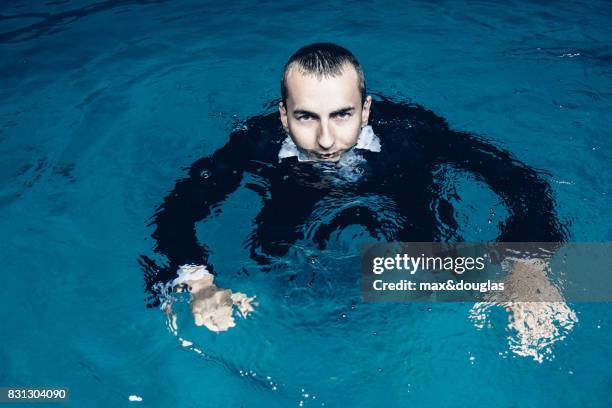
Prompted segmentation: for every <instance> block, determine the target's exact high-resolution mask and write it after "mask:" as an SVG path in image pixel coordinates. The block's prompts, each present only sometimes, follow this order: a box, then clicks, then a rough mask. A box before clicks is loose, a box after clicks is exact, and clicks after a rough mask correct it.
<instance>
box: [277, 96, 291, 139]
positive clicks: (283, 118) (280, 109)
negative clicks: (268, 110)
mask: <svg viewBox="0 0 612 408" xmlns="http://www.w3.org/2000/svg"><path fill="white" fill-rule="evenodd" d="M278 113H280V121H281V123H282V124H283V128H284V129H285V131H286V132H289V121H288V120H287V108H286V107H285V104H284V103H283V102H282V101H281V102H279V103H278Z"/></svg>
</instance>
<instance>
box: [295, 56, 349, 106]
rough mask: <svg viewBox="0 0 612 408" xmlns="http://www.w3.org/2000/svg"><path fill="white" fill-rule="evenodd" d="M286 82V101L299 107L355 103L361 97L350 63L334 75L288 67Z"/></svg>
mask: <svg viewBox="0 0 612 408" xmlns="http://www.w3.org/2000/svg"><path fill="white" fill-rule="evenodd" d="M286 84H287V91H288V98H287V99H288V102H289V103H292V104H294V105H300V108H305V107H304V106H302V105H308V107H310V108H311V109H313V108H314V107H319V106H321V105H327V106H335V105H347V104H351V103H352V104H355V103H358V102H359V101H360V99H361V91H360V88H359V75H358V74H357V71H356V70H355V68H354V67H353V66H352V65H351V64H345V65H344V66H343V67H342V71H341V73H339V74H337V75H335V76H331V75H328V76H323V75H317V74H315V73H310V72H305V71H304V70H303V69H301V68H300V67H299V66H295V67H290V68H289V70H288V72H287V77H286Z"/></svg>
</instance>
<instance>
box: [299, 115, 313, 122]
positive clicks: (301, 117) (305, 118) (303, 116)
mask: <svg viewBox="0 0 612 408" xmlns="http://www.w3.org/2000/svg"><path fill="white" fill-rule="evenodd" d="M311 119H312V116H310V115H301V116H298V120H302V121H305V120H311Z"/></svg>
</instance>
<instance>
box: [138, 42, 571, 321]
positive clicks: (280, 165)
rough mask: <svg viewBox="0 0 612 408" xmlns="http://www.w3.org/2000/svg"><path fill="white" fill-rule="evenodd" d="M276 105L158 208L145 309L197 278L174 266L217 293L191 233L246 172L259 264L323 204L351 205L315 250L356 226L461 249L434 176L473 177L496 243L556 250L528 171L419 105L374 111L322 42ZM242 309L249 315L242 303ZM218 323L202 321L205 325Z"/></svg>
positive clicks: (375, 104)
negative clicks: (367, 200)
mask: <svg viewBox="0 0 612 408" xmlns="http://www.w3.org/2000/svg"><path fill="white" fill-rule="evenodd" d="M281 95H282V99H281V101H280V102H279V105H278V108H279V113H280V126H279V123H278V117H277V116H276V115H274V114H268V115H264V116H258V117H253V118H250V119H248V120H247V121H246V123H245V125H244V126H243V128H241V129H239V130H236V131H234V132H233V133H232V134H231V135H230V140H229V142H228V143H227V144H226V145H225V146H223V147H222V148H221V149H219V150H218V151H216V152H215V153H214V154H213V155H212V156H210V157H206V158H202V159H200V160H198V161H197V162H195V163H194V164H193V165H192V166H191V168H190V169H189V173H188V176H187V177H186V178H183V179H180V180H179V181H178V182H177V184H176V186H175V187H174V189H173V190H172V192H171V193H170V194H169V195H168V196H167V197H166V198H165V199H164V202H163V204H162V205H161V206H160V207H159V208H158V210H157V212H156V213H155V215H154V217H153V221H152V224H153V225H155V231H154V233H153V235H152V236H153V238H154V239H155V241H156V248H155V250H156V251H157V252H158V253H160V254H162V255H164V256H165V258H166V259H167V265H166V266H164V267H160V266H158V265H156V264H155V263H154V262H153V261H152V260H150V259H149V258H147V257H142V258H141V264H142V265H143V266H144V267H145V271H146V278H147V290H148V292H149V293H150V294H152V295H153V298H152V304H155V303H157V295H158V294H157V293H156V291H157V289H159V287H160V286H159V283H160V282H170V281H172V282H174V283H175V284H178V283H181V282H183V283H184V282H192V281H193V280H194V279H195V278H193V279H192V278H189V277H188V276H187V274H185V275H184V276H183V277H182V278H181V279H179V280H178V281H177V279H178V278H177V279H175V278H176V274H177V270H179V268H180V267H181V266H183V265H205V266H206V269H205V272H206V274H208V275H206V276H207V279H209V280H210V285H209V286H210V287H214V284H213V283H212V279H211V276H212V275H210V273H213V274H214V272H213V267H212V265H210V264H209V262H208V257H209V253H210V251H209V249H208V248H207V247H206V246H205V245H201V244H199V243H198V240H197V237H196V232H195V224H196V223H197V222H198V221H201V220H204V219H206V218H207V217H209V216H210V215H211V213H212V209H213V208H214V207H215V206H217V205H219V204H220V203H221V202H223V201H224V200H225V199H226V198H227V197H228V195H229V194H230V193H232V192H233V191H235V190H236V189H237V188H238V187H239V186H240V184H241V181H242V180H243V176H244V174H245V173H250V174H252V175H254V176H256V177H257V179H258V180H261V182H258V183H248V184H246V186H245V187H247V188H250V189H252V190H253V191H255V192H257V193H258V194H259V195H260V196H261V198H262V200H263V203H264V204H263V208H262V210H261V212H260V213H259V214H258V215H257V217H256V219H255V230H254V231H253V233H252V235H251V239H250V241H249V247H250V250H251V256H252V258H253V259H255V260H256V261H258V262H259V263H260V264H266V263H268V262H269V260H270V257H280V256H283V255H284V254H286V253H287V251H288V250H289V249H290V248H291V247H292V245H293V244H294V243H295V242H296V241H297V240H299V239H303V238H304V228H303V226H304V225H305V223H307V222H308V219H309V216H310V215H311V213H312V211H313V209H314V208H315V206H317V204H318V203H320V202H321V200H323V199H325V198H329V197H332V198H337V199H338V200H341V201H342V202H343V203H347V204H350V205H346V208H344V209H343V210H342V211H340V212H339V213H338V214H337V215H336V216H335V218H334V219H333V220H330V221H329V222H327V223H325V224H322V225H321V226H320V227H319V228H318V229H317V230H316V231H315V232H314V233H312V234H309V236H308V237H307V238H308V239H309V240H310V241H312V243H314V244H315V245H317V246H318V247H319V248H324V247H325V246H326V242H327V239H328V238H329V236H330V233H331V232H333V231H335V230H337V229H338V228H342V227H344V226H347V225H355V224H357V225H362V226H363V227H364V228H365V229H367V231H368V232H369V233H370V234H371V235H372V236H373V237H376V238H378V239H382V240H388V241H406V242H409V241H420V242H431V241H461V236H460V235H459V232H458V231H459V225H458V223H457V222H456V220H455V219H454V217H453V214H454V211H453V207H452V205H451V203H450V202H449V201H448V200H447V199H446V198H445V197H444V196H443V195H442V193H441V191H440V190H441V189H440V188H439V186H438V185H437V183H436V180H435V177H434V175H433V173H434V170H436V169H439V168H440V166H451V167H452V168H455V169H458V170H462V171H465V172H469V173H471V174H473V175H474V176H475V178H476V179H478V180H480V181H483V182H484V183H486V184H487V185H488V186H489V187H490V189H491V190H492V191H493V192H494V193H496V194H497V195H498V196H499V197H500V198H501V199H502V200H503V203H504V204H505V205H506V207H507V208H508V210H509V211H508V212H509V214H510V215H509V217H508V218H507V220H506V221H505V222H504V223H503V225H501V226H500V234H499V236H498V238H497V239H498V240H499V241H515V242H520V241H523V242H525V241H527V242H529V241H531V242H559V241H564V240H565V238H566V235H567V234H566V231H565V229H564V227H563V226H562V225H561V224H560V223H559V222H558V220H557V218H556V216H555V212H554V203H553V200H552V197H551V190H550V187H549V185H548V184H547V183H546V182H545V181H544V180H543V179H542V178H541V177H540V176H539V175H538V174H537V173H536V172H535V171H534V170H533V169H531V168H529V167H527V166H525V165H523V164H522V163H520V162H518V161H517V160H515V159H514V158H512V156H511V155H510V154H509V153H508V152H506V151H504V150H501V149H498V148H496V147H494V146H492V145H490V144H488V143H486V142H485V141H484V140H483V139H481V138H479V137H477V136H475V135H472V134H469V133H465V132H456V131H452V130H450V129H449V127H448V125H447V124H446V122H445V121H444V119H442V118H440V117H438V116H436V115H435V114H433V113H432V112H431V111H428V110H426V109H424V108H423V107H421V106H418V105H413V104H405V103H396V102H392V101H390V100H388V99H385V98H384V97H381V98H380V99H379V100H373V99H372V97H371V96H369V95H367V93H366V84H365V79H364V74H363V71H362V69H361V66H360V64H359V62H358V61H357V59H356V58H355V57H354V55H353V54H352V53H351V52H350V51H348V50H347V49H345V48H343V47H340V46H338V45H334V44H329V43H319V44H312V45H308V46H306V47H303V48H301V49H299V50H298V51H297V52H296V53H295V54H293V55H292V56H291V58H290V59H289V61H288V62H287V64H286V65H285V69H284V71H283V76H282V80H281ZM370 123H371V124H372V126H369V124H370ZM365 196H368V197H372V196H376V197H379V198H380V199H382V200H383V201H384V202H385V203H386V205H387V207H388V208H389V209H390V210H389V211H387V212H385V213H384V214H381V213H376V212H374V211H373V210H372V209H371V208H368V207H367V206H364V205H361V204H360V202H361V201H360V199H362V198H363V197H365ZM389 214H391V215H389ZM183 271H185V270H183ZM209 275H210V276H209ZM173 279H174V281H173ZM190 279H191V280H190ZM217 292H218V291H215V290H213V291H211V292H209V295H210V294H211V293H217ZM209 295H206V296H204V298H206V299H209V300H210V299H211V296H212V295H210V296H209ZM230 296H231V292H230V293H227V292H225V295H224V297H223V299H220V300H219V299H217V300H216V301H214V302H212V303H208V304H202V303H200V306H202V307H200V308H199V309H198V310H199V311H200V312H201V311H202V310H203V309H206V308H209V309H210V308H213V309H214V307H215V305H217V306H218V305H219V304H226V305H227V304H231V303H232V300H231V299H230ZM196 298H197V296H196ZM246 300H248V299H246ZM240 302H242V303H241V304H242V305H243V306H244V307H243V308H240V309H241V310H247V309H248V308H246V306H245V302H246V301H245V299H244V297H242V298H241V300H240ZM247 303H248V302H247ZM245 308H246V309H245ZM226 312H227V310H226ZM247 312H248V310H247ZM229 313H230V314H231V306H230V312H229ZM194 314H196V312H195V311H194ZM200 317H202V316H200ZM225 317H227V313H225ZM215 318H217V319H219V316H217V317H214V316H212V317H211V316H208V319H209V325H210V326H214V324H213V323H210V321H211V319H212V320H214V319H215ZM197 319H198V317H197V316H196V321H197ZM201 323H202V322H201ZM202 324H205V323H202ZM222 326H223V325H222ZM209 328H210V327H209Z"/></svg>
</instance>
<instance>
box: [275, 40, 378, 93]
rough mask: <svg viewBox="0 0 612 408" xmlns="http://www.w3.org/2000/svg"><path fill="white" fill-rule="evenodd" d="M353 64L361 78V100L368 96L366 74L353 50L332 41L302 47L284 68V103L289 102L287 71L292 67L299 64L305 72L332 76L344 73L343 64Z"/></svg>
mask: <svg viewBox="0 0 612 408" xmlns="http://www.w3.org/2000/svg"><path fill="white" fill-rule="evenodd" d="M344 64H351V65H352V66H353V67H354V68H355V71H357V76H358V78H359V91H360V92H361V102H362V103H363V102H364V101H365V98H366V85H365V76H364V75H363V70H362V69H361V65H359V61H357V58H355V56H354V55H353V53H352V52H350V51H349V50H347V49H346V48H344V47H341V46H339V45H336V44H332V43H315V44H310V45H307V46H305V47H302V48H300V49H299V50H297V51H296V52H295V54H293V55H292V56H291V57H290V58H289V61H287V63H286V64H285V68H284V69H283V78H282V79H281V97H282V100H283V103H284V104H286V103H287V96H288V91H287V73H288V72H289V70H290V69H291V68H293V67H294V66H297V67H298V68H299V69H301V70H302V72H304V73H308V74H314V75H317V76H318V77H330V76H332V77H333V76H337V75H341V74H342V66H343V65H344Z"/></svg>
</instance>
